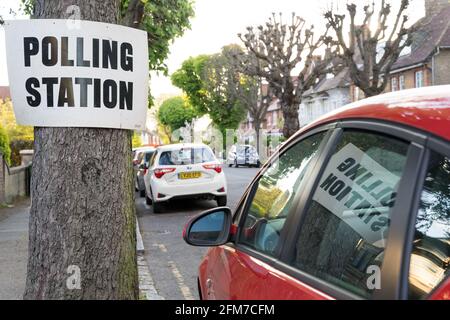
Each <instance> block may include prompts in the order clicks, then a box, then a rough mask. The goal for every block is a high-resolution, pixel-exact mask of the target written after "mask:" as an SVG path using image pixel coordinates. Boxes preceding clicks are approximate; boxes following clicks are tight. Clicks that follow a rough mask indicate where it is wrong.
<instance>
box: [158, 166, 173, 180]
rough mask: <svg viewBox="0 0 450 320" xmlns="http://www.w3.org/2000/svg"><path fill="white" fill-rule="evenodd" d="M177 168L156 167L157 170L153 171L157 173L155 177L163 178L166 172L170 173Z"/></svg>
mask: <svg viewBox="0 0 450 320" xmlns="http://www.w3.org/2000/svg"><path fill="white" fill-rule="evenodd" d="M174 171H175V168H161V169H155V171H153V172H154V173H155V177H156V178H158V179H161V177H162V176H163V175H165V174H166V173H170V172H174Z"/></svg>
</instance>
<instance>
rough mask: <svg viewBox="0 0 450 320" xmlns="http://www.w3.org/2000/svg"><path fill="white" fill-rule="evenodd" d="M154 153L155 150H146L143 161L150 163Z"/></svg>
mask: <svg viewBox="0 0 450 320" xmlns="http://www.w3.org/2000/svg"><path fill="white" fill-rule="evenodd" d="M154 153H155V152H154V151H150V152H146V153H145V157H144V159H143V161H144V162H145V163H146V164H148V163H149V162H150V159H151V158H152V156H153V154H154Z"/></svg>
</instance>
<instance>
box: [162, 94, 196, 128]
mask: <svg viewBox="0 0 450 320" xmlns="http://www.w3.org/2000/svg"><path fill="white" fill-rule="evenodd" d="M157 117H158V121H159V123H160V124H162V125H164V126H167V127H168V128H169V129H170V132H174V131H175V130H177V129H179V128H181V127H183V126H184V125H185V124H186V123H191V122H192V120H194V119H195V118H196V117H197V112H196V110H195V109H194V108H193V107H192V106H191V105H190V103H189V101H187V100H186V99H185V98H183V97H173V98H169V99H167V100H165V101H164V102H163V103H162V104H161V106H160V107H159V110H158V114H157Z"/></svg>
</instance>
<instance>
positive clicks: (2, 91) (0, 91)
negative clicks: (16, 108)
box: [0, 86, 11, 99]
mask: <svg viewBox="0 0 450 320" xmlns="http://www.w3.org/2000/svg"><path fill="white" fill-rule="evenodd" d="M6 98H9V99H11V93H10V92H9V87H5V86H0V99H6Z"/></svg>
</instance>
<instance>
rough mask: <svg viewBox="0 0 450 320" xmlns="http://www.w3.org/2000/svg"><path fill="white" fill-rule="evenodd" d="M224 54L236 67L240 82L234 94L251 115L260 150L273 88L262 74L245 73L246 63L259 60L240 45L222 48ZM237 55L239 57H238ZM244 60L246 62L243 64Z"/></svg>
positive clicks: (255, 62)
mask: <svg viewBox="0 0 450 320" xmlns="http://www.w3.org/2000/svg"><path fill="white" fill-rule="evenodd" d="M222 54H223V55H224V57H225V58H226V59H227V64H229V65H230V68H234V69H235V70H234V73H235V74H236V75H237V77H238V79H239V82H237V83H236V87H235V90H234V94H235V95H236V98H237V99H238V100H239V101H241V105H242V107H243V108H244V110H245V111H247V112H248V114H249V115H250V117H251V119H252V122H253V126H254V130H255V134H256V146H257V149H258V151H259V147H260V130H261V126H262V124H263V123H264V121H265V118H266V114H267V110H268V108H269V106H270V104H271V102H272V100H273V94H272V90H271V89H270V86H269V85H268V84H267V83H265V82H264V79H263V78H261V77H260V76H249V75H247V74H245V64H246V63H250V62H249V60H250V59H254V61H252V62H251V63H253V64H257V63H258V61H257V60H256V59H255V58H254V57H252V56H248V55H246V53H245V52H244V51H243V50H242V48H241V47H239V46H238V45H229V46H226V47H224V48H223V49H222ZM237 57H239V58H238V59H237ZM241 62H244V64H241Z"/></svg>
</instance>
